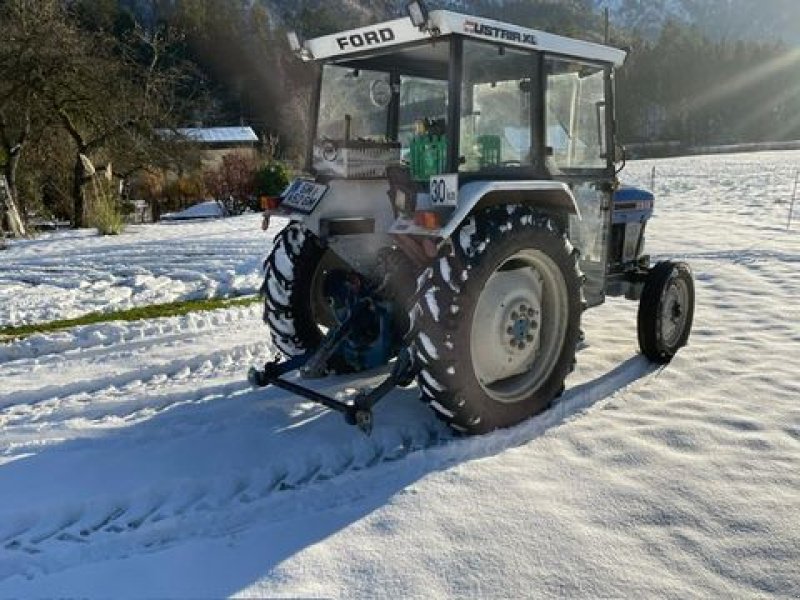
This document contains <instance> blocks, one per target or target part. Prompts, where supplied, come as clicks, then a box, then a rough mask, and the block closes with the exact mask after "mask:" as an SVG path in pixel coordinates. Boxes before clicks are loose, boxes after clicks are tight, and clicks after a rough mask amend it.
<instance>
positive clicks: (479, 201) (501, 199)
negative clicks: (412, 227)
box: [439, 180, 581, 239]
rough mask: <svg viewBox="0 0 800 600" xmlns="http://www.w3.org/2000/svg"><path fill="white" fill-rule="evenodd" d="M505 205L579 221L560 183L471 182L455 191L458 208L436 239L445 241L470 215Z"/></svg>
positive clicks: (572, 199) (575, 207) (569, 193)
mask: <svg viewBox="0 0 800 600" xmlns="http://www.w3.org/2000/svg"><path fill="white" fill-rule="evenodd" d="M505 204H508V205H512V204H522V205H525V206H531V207H534V208H539V209H541V210H542V211H543V212H546V213H550V214H553V213H555V214H561V215H566V216H569V215H574V216H576V217H578V219H580V218H581V212H580V209H579V208H578V203H577V201H576V200H575V196H574V195H573V194H572V191H571V190H570V189H569V186H568V185H567V184H565V183H562V182H560V181H548V180H542V181H474V182H471V183H468V184H466V185H464V186H463V187H462V188H461V189H460V190H459V191H458V206H457V207H456V210H455V212H453V215H452V216H451V218H450V220H449V221H448V222H447V224H446V225H445V226H444V227H443V228H442V229H441V230H440V232H439V235H440V236H441V237H442V238H444V239H448V238H450V237H451V236H452V235H453V234H454V233H455V231H456V229H458V227H459V226H460V225H461V224H462V223H463V222H464V221H465V220H466V219H467V218H468V217H469V216H470V215H471V214H473V213H474V212H476V211H478V210H480V209H482V208H486V207H488V206H498V205H505Z"/></svg>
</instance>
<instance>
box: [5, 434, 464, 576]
mask: <svg viewBox="0 0 800 600" xmlns="http://www.w3.org/2000/svg"><path fill="white" fill-rule="evenodd" d="M451 439H452V438H451V436H450V434H449V433H448V432H447V431H446V430H445V429H444V428H442V427H439V426H437V425H436V424H435V423H433V422H431V423H429V424H424V425H423V426H420V427H417V428H412V429H408V428H398V429H397V430H395V431H388V432H386V433H385V434H384V435H382V436H380V437H379V438H377V439H372V438H370V439H367V438H363V439H362V440H360V441H361V443H358V444H355V445H354V446H352V447H350V448H349V451H348V452H347V453H346V454H340V455H339V456H337V457H336V459H337V461H329V464H328V465H323V464H320V463H315V462H305V463H302V462H300V463H298V462H297V461H294V462H292V461H287V462H284V463H282V464H281V463H276V464H274V465H272V468H270V469H266V470H263V471H260V472H254V473H250V474H247V475H239V476H236V477H229V478H222V479H219V480H217V481H205V482H198V481H191V482H180V483H177V484H176V485H175V486H174V487H173V489H170V490H159V491H157V492H145V493H142V494H141V495H139V496H138V497H135V498H127V499H122V498H121V499H118V500H116V501H114V500H103V501H99V502H93V503H91V504H87V505H84V506H72V507H62V508H61V509H60V510H56V511H49V512H48V513H47V515H46V516H41V517H39V518H31V517H30V516H29V517H28V518H27V522H17V523H7V524H3V525H0V580H2V579H5V578H7V577H10V576H13V575H15V574H19V573H20V572H23V573H24V572H28V573H29V572H30V570H31V569H32V568H33V570H34V571H36V572H40V573H46V572H51V571H53V570H60V569H63V568H68V567H69V566H71V565H72V564H77V563H78V562H80V561H82V560H84V559H85V556H86V551H85V548H86V547H87V546H94V547H95V550H94V551H93V552H92V554H95V555H97V556H98V557H103V558H105V559H107V558H113V557H119V556H123V555H125V554H127V553H129V552H131V551H140V552H141V551H147V550H148V549H154V548H162V547H164V546H167V545H172V544H174V543H177V542H180V541H183V540H186V539H190V538H192V537H196V536H198V535H203V536H219V535H226V534H229V533H231V532H232V531H235V530H237V529H239V528H241V527H243V526H246V525H247V523H251V522H253V521H254V520H257V519H260V518H263V517H264V516H265V513H268V508H267V507H266V506H265V503H266V502H267V501H269V500H270V499H271V498H273V497H274V496H275V495H276V494H284V493H290V492H294V491H297V490H303V489H306V488H309V487H311V486H315V487H316V488H319V487H320V486H324V485H326V484H329V482H330V480H332V479H334V478H337V477H340V476H342V475H345V474H347V473H354V472H359V471H367V470H371V469H373V468H375V467H376V466H377V465H379V464H381V463H392V462H396V461H399V460H401V459H403V458H405V457H407V456H408V455H410V454H412V453H417V452H421V451H424V450H429V449H431V448H434V447H437V446H440V445H443V444H446V443H448V442H449V441H450V440H451ZM331 463H334V464H331ZM323 494H324V492H323ZM76 548H78V549H79V552H78V554H75V553H74V551H75V549H76ZM70 555H71V556H70Z"/></svg>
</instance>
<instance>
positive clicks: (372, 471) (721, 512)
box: [0, 152, 800, 599]
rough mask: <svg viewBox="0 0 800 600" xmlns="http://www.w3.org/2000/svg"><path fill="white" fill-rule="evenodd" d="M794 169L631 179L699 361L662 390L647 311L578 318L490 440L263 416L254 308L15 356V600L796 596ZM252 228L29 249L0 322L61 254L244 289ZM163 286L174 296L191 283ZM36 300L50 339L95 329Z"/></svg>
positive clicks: (290, 414) (743, 166) (11, 586)
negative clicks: (195, 270) (235, 282)
mask: <svg viewBox="0 0 800 600" xmlns="http://www.w3.org/2000/svg"><path fill="white" fill-rule="evenodd" d="M798 164H800V153H798V152H786V153H770V154H757V155H756V154H754V155H735V156H714V157H692V158H686V159H670V160H664V161H645V162H636V163H632V164H631V165H629V167H628V170H627V171H626V173H625V174H626V176H627V177H626V179H627V180H628V181H629V182H630V183H634V184H638V185H645V186H647V185H648V182H649V177H650V170H651V167H652V166H653V165H655V166H656V169H657V171H656V215H655V217H654V218H653V220H652V223H651V226H650V229H649V234H648V247H649V250H650V252H651V253H653V255H654V257H656V258H659V259H660V258H667V257H669V258H677V259H685V260H687V261H689V262H690V264H691V265H692V268H693V270H694V272H695V275H696V278H697V291H698V302H699V304H698V307H697V313H696V316H695V330H694V333H693V336H692V339H691V343H690V346H688V347H687V348H684V349H683V350H682V351H681V352H680V353H679V355H678V356H677V357H676V359H675V360H674V361H673V362H672V363H671V364H670V365H668V366H666V367H663V368H657V367H655V366H653V365H651V364H649V363H648V362H647V361H646V360H644V359H643V358H642V357H641V356H640V355H638V353H637V347H636V332H635V323H636V305H635V304H633V303H629V302H626V301H624V300H609V301H608V303H607V304H605V305H604V306H602V307H599V308H597V309H593V310H590V311H589V312H587V313H586V316H585V318H584V323H583V329H584V331H585V333H586V347H585V348H584V349H583V350H582V351H581V352H580V354H579V356H578V363H577V367H576V370H575V372H574V373H573V375H572V376H571V377H570V378H569V380H568V381H567V390H566V393H565V394H564V396H563V397H562V398H561V400H560V401H559V402H558V404H557V405H556V406H555V407H554V408H553V409H551V410H550V411H548V412H546V413H544V414H543V415H540V416H538V417H536V418H534V419H531V420H529V421H527V422H526V423H523V424H522V425H520V426H518V427H515V428H513V429H510V430H507V431H501V432H496V433H494V434H491V435H487V436H483V437H480V438H460V437H454V436H453V435H452V434H451V433H450V432H449V431H447V430H446V429H445V428H444V427H443V426H442V425H441V424H440V423H439V422H438V420H437V419H436V417H435V415H434V414H433V412H432V411H431V410H429V409H428V408H426V407H425V406H423V405H421V403H419V402H418V401H417V400H416V396H417V390H415V389H414V388H413V387H412V388H411V389H408V390H398V391H397V392H395V393H393V394H392V395H391V396H390V397H389V398H388V399H387V400H385V401H384V403H382V404H380V405H379V406H378V407H377V409H376V415H375V417H376V422H375V431H374V433H373V435H372V436H371V437H366V436H364V435H363V434H361V433H360V432H359V431H358V430H357V429H355V428H351V427H348V426H347V425H345V423H344V421H343V419H342V418H341V417H340V416H339V415H337V414H332V413H331V412H329V411H327V410H325V409H323V408H321V407H319V406H316V405H313V404H310V403H308V402H305V401H303V400H301V399H298V398H295V397H293V396H290V395H287V394H285V393H283V392H281V391H278V390H272V389H270V390H252V389H250V388H249V387H248V385H247V383H246V381H245V373H246V370H247V367H248V366H250V365H251V364H260V363H263V362H264V361H265V360H268V359H269V358H270V357H271V356H273V352H274V351H273V349H272V348H271V346H270V344H269V342H268V341H267V339H268V335H267V332H266V329H265V327H264V326H263V325H262V324H261V322H260V309H259V307H247V308H235V309H228V310H220V311H215V312H212V313H203V314H196V315H188V316H185V317H175V318H168V319H158V320H153V321H150V322H146V323H130V324H125V323H115V324H103V325H94V326H91V327H82V328H76V329H73V330H70V331H67V332H62V333H59V334H54V335H48V336H37V337H35V338H31V339H29V340H26V341H22V342H14V343H11V344H5V345H0V597H51V596H58V597H64V596H69V597H72V596H81V597H90V598H95V597H121V598H124V597H159V598H166V597H180V598H187V597H191V598H211V597H214V598H218V597H223V596H240V597H272V596H280V597H346V598H380V597H387V598H388V597H391V598H396V597H425V598H446V597H462V596H463V597H570V598H592V599H594V598H602V597H681V598H683V597H735V598H745V597H753V598H756V597H759V598H760V597H773V596H774V597H785V598H790V597H798V596H800V520H798V518H797V515H798V511H800V404H799V403H798V399H799V398H800V378H799V377H798V372H800V352H798V347H799V344H800V304H799V303H798V301H797V298H798V297H800V278H799V277H798V267H799V266H800V223H795V226H794V229H793V230H791V231H787V230H786V217H787V214H788V207H789V200H790V197H791V192H792V190H791V187H792V184H793V181H794V172H795V169H796V168H797V165H798ZM257 225H258V224H257V222H256V220H255V219H251V218H247V217H245V218H242V219H241V220H235V219H234V220H222V221H215V222H213V223H211V222H208V223H193V224H185V225H175V226H163V227H152V228H141V229H137V230H136V231H135V232H132V233H131V234H129V235H128V237H126V238H122V241H123V242H124V244H121V242H120V239H118V240H116V241H115V240H113V239H112V240H106V239H102V238H97V237H90V236H89V235H88V234H86V233H77V234H75V233H71V234H54V235H53V236H49V237H46V238H40V239H38V240H35V241H34V242H30V243H25V244H20V245H19V246H16V245H15V248H14V249H13V250H12V252H14V253H16V254H15V256H16V257H17V258H16V260H10V261H9V259H8V258H6V257H2V258H1V259H0V260H3V261H6V262H4V263H2V266H3V271H2V281H0V294H2V295H1V296H0V297H1V298H2V307H3V308H2V310H3V311H5V312H4V313H3V314H7V313H8V308H7V306H8V305H7V302H9V301H10V302H12V304H14V305H15V306H17V308H16V309H15V310H17V311H21V310H22V309H23V307H24V304H22V300H20V299H19V298H18V294H15V293H10V292H9V291H8V288H9V286H14V285H20V284H18V283H14V282H13V281H19V280H21V279H24V278H25V277H26V276H27V275H26V274H29V275H30V277H31V278H34V277H40V276H41V272H42V271H41V266H42V264H43V263H44V264H47V261H55V260H56V258H57V257H59V256H61V255H62V254H63V256H64V261H65V262H69V263H74V264H80V271H79V272H78V271H76V272H75V273H73V274H72V275H70V277H73V278H74V280H76V281H77V280H78V278H79V277H81V274H80V273H82V274H83V276H88V274H89V273H93V272H98V273H106V274H108V275H111V276H113V277H117V275H116V268H112V267H111V262H112V261H110V260H106V258H105V255H111V253H112V252H122V251H123V249H124V253H125V256H126V258H125V259H124V260H123V261H121V262H123V263H124V262H126V261H134V260H135V261H138V262H139V264H145V263H146V264H149V265H151V266H154V262H155V261H152V260H150V262H147V259H146V258H145V257H146V256H148V255H149V256H150V258H151V259H152V257H154V256H168V251H169V250H170V249H173V248H185V247H188V246H193V245H194V244H199V243H200V242H201V241H202V242H203V243H202V248H203V249H204V251H205V252H206V253H207V254H208V255H207V256H205V257H204V258H202V260H200V259H197V260H198V264H199V263H202V264H205V265H207V268H206V269H205V272H206V275H207V276H208V277H210V278H213V277H215V276H216V275H215V271H214V268H213V265H214V264H216V263H215V262H214V261H220V263H222V266H221V267H220V268H221V269H231V268H233V269H236V268H240V269H241V271H242V273H249V272H250V269H251V268H252V269H253V271H255V270H257V267H258V266H260V265H259V264H258V263H259V261H260V260H261V258H262V257H263V254H264V252H265V251H266V249H267V244H266V239H269V238H268V237H267V238H266V239H265V238H264V237H263V234H261V233H260V232H259V231H258V227H257ZM251 230H253V231H251ZM273 233H274V232H273ZM187 242H188V243H187ZM114 245H116V247H114ZM199 254H200V252H199V251H198V252H197V254H196V255H195V258H197V255H199ZM186 260H188V258H187V259H184V261H183V262H186ZM242 265H246V268H245V267H244V266H242ZM12 266H13V267H14V268H13V272H14V274H15V277H16V279H15V280H13V281H12V282H9V278H8V269H7V268H6V267H9V268H10V267H12ZM168 266H169V268H168V267H167V266H166V265H165V266H164V267H163V268H162V269H161V270H160V271H159V272H158V276H159V277H163V278H164V279H165V280H166V281H169V282H175V281H178V279H177V278H176V277H175V276H174V275H173V274H172V273H173V271H175V270H179V269H184V268H187V266H186V265H185V264H183V263H182V262H181V261H175V262H169V265H168ZM254 279H256V278H255V276H254ZM212 280H213V279H212ZM170 285H174V283H171V284H170ZM251 285H252V289H255V288H256V287H257V285H258V282H257V281H254V282H253V283H252V284H251ZM21 291H24V292H26V294H25V295H26V296H31V295H33V294H31V289H29V288H24V289H23V290H21ZM40 293H41V294H42V298H41V299H40V300H39V301H37V304H36V308H37V310H38V311H39V312H38V313H37V314H39V315H40V316H41V317H42V318H45V317H47V315H49V314H51V311H52V312H53V313H56V312H58V311H59V310H63V309H62V307H61V306H60V305H61V304H62V303H63V304H64V305H65V306H66V305H69V304H70V302H71V305H72V306H71V308H70V310H75V311H79V310H82V309H85V307H86V306H87V305H88V304H90V301H89V299H88V298H90V294H88V293H87V294H86V299H84V300H81V299H80V298H76V299H72V298H71V297H70V296H65V295H61V294H58V293H53V292H50V291H49V290H48V289H47V288H43V289H42V290H41V292H40ZM96 293H97V294H98V297H99V298H103V295H104V294H106V292H105V291H103V290H102V289H101V290H99V291H97V292H96ZM28 310H30V309H28ZM4 318H6V319H7V318H8V317H4ZM378 377H379V373H372V374H367V375H365V376H363V377H360V378H352V377H350V378H346V379H340V378H333V379H329V380H321V381H318V382H314V383H313V385H314V387H315V388H316V389H320V390H330V391H333V390H338V389H341V388H348V389H351V390H354V389H357V388H359V387H361V386H363V385H367V384H370V383H374V382H375V381H377V378H378Z"/></svg>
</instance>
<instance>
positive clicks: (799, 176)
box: [786, 169, 800, 230]
mask: <svg viewBox="0 0 800 600" xmlns="http://www.w3.org/2000/svg"><path fill="white" fill-rule="evenodd" d="M799 181H800V169H799V170H797V171H796V172H795V174H794V191H792V203H791V204H790V205H789V221H788V222H787V223H786V229H787V230H788V229H791V228H792V217H793V216H794V203H795V200H797V183H798V182H799Z"/></svg>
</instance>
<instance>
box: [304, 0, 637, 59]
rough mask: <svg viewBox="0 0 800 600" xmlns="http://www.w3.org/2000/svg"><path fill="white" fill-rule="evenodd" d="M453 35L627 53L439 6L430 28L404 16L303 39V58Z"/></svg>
mask: <svg viewBox="0 0 800 600" xmlns="http://www.w3.org/2000/svg"><path fill="white" fill-rule="evenodd" d="M450 35H462V36H466V37H469V38H473V39H477V40H483V41H490V42H496V43H500V44H504V45H507V46H516V47H520V48H529V49H531V50H541V51H544V52H552V53H554V54H561V55H564V56H569V57H572V58H576V59H582V60H588V61H595V62H603V63H610V64H613V65H614V66H621V65H622V64H623V63H624V62H625V57H626V53H625V51H624V50H620V49H619V48H613V47H611V46H605V45H603V44H595V43H592V42H584V41H582V40H576V39H572V38H568V37H564V36H560V35H555V34H552V33H547V32H544V31H539V30H537V29H528V28H526V27H520V26H518V25H512V24H510V23H502V22H500V21H494V20H492V19H485V18H482V17H474V16H471V15H463V14H459V13H455V12H451V11H446V10H436V11H432V12H431V13H430V16H429V18H428V27H427V29H419V28H417V27H415V26H414V25H413V24H412V23H411V19H410V18H408V17H406V18H402V19H395V20H393V21H385V22H383V23H376V24H375V25H370V26H368V27H361V28H359V29H351V30H349V31H342V32H339V33H334V34H331V35H326V36H322V37H318V38H314V39H312V40H308V41H307V42H305V44H304V49H305V50H306V51H307V52H306V53H303V58H304V59H305V60H319V61H324V60H330V59H335V58H337V57H342V58H345V57H348V56H352V55H356V54H363V53H365V52H370V51H373V50H375V51H380V50H386V49H388V48H391V47H393V46H401V45H404V44H409V43H413V42H421V41H426V40H431V39H435V38H437V37H440V36H450Z"/></svg>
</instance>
